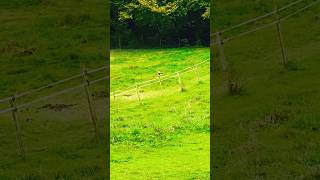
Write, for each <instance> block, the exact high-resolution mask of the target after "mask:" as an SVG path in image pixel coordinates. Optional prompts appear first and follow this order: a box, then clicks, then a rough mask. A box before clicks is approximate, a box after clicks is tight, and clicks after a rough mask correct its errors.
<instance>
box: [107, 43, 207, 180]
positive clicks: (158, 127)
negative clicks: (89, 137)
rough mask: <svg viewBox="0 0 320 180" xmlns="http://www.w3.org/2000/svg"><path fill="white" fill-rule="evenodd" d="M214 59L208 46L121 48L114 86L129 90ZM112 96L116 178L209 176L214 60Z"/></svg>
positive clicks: (114, 69) (116, 56) (115, 59)
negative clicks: (137, 89) (131, 89)
mask: <svg viewBox="0 0 320 180" xmlns="http://www.w3.org/2000/svg"><path fill="white" fill-rule="evenodd" d="M208 58H209V49H208V48H181V49H153V50H115V51H112V53H111V89H112V91H115V90H119V89H123V88H125V87H128V86H131V85H134V84H135V83H137V82H141V81H146V80H150V79H153V78H156V76H155V74H156V72H157V71H158V70H159V71H161V72H163V73H164V74H165V75H169V74H171V73H173V72H175V71H178V70H181V69H183V68H186V67H189V66H192V65H194V64H197V63H199V62H202V61H203V60H206V59H208ZM199 77H200V78H199V80H200V81H199V82H198V80H197V77H196V73H195V72H194V71H191V72H188V73H186V74H182V75H181V79H182V82H183V86H184V91H183V92H181V91H180V86H179V84H178V82H177V78H174V79H172V80H168V81H164V82H163V84H162V86H163V89H161V86H160V85H159V84H158V83H157V84H154V85H151V86H150V87H145V88H142V89H140V96H141V101H140V102H139V100H138V97H137V95H136V93H135V92H131V93H126V96H117V97H116V99H115V100H113V99H112V100H111V178H112V179H208V178H209V149H210V144H209V132H210V128H209V83H210V82H209V64H206V65H204V66H203V67H201V68H199Z"/></svg>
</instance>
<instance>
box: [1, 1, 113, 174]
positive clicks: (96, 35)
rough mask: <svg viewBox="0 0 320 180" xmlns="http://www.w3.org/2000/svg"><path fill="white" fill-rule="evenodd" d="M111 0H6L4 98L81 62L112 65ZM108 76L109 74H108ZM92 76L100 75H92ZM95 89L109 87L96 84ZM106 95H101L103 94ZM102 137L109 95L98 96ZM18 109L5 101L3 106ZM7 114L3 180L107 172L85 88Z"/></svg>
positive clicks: (3, 123)
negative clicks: (108, 51) (109, 49)
mask: <svg viewBox="0 0 320 180" xmlns="http://www.w3.org/2000/svg"><path fill="white" fill-rule="evenodd" d="M106 5H107V2H106V1H102V0H83V1H78V0H68V1H64V0H10V1H6V0H0V24H1V28H0V76H1V79H0V98H1V99H2V98H4V97H8V96H12V95H16V94H17V93H22V92H25V91H29V90H31V89H33V88H37V87H42V86H45V85H48V84H49V83H52V82H56V81H58V80H61V79H64V78H67V77H70V76H73V75H75V74H79V73H80V65H81V64H85V65H86V66H87V68H90V69H91V68H97V67H101V66H105V65H106V55H105V52H106V39H107V33H106V28H107V17H106V15H107V13H108V12H107V8H106V7H107V6H106ZM103 73H105V72H103ZM90 78H92V77H91V76H90ZM80 82H81V78H78V79H76V80H75V81H73V82H72V83H70V84H62V85H61V86H59V87H57V88H47V89H45V90H44V91H42V92H41V93H37V94H32V95H31V96H26V97H24V98H22V99H20V98H19V99H16V101H15V103H16V104H17V105H19V104H22V103H25V102H30V101H33V100H35V99H36V97H44V96H48V95H51V94H52V93H53V92H57V91H58V90H61V89H66V88H69V87H71V86H74V85H79V84H80ZM91 88H92V89H91V90H92V93H93V94H98V92H97V91H99V92H100V91H102V90H105V88H106V85H105V84H103V83H99V84H98V85H92V86H91ZM100 94H101V93H100ZM95 103H96V105H97V107H98V108H97V109H96V111H97V113H98V114H99V116H98V122H97V123H98V127H99V132H100V134H99V137H100V138H101V139H103V138H105V130H106V127H105V126H106V124H105V118H106V114H105V107H106V104H105V99H103V98H102V97H99V98H95ZM8 107H10V104H9V102H8V101H3V102H2V101H1V103H0V108H1V110H3V109H5V108H8ZM15 114H16V118H17V120H18V122H19V124H20V127H21V137H22V141H23V146H24V151H25V159H24V160H23V159H22V157H21V156H20V151H19V148H18V147H19V146H18V143H17V139H16V129H15V124H14V121H13V116H12V114H11V112H7V113H1V114H0V127H1V128H0V154H1V155H0V156H1V157H0V179H90V178H99V179H101V178H105V177H106V143H105V141H99V143H95V141H94V139H93V132H92V124H91V121H90V116H89V113H88V104H87V101H86V97H85V95H84V89H83V88H81V89H78V90H76V91H72V92H69V93H65V94H61V95H59V96H54V97H51V98H48V99H45V100H41V101H38V102H36V103H34V104H32V105H29V106H27V107H25V108H21V109H18V111H17V112H16V113H15Z"/></svg>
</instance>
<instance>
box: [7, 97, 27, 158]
mask: <svg viewBox="0 0 320 180" xmlns="http://www.w3.org/2000/svg"><path fill="white" fill-rule="evenodd" d="M14 101H15V97H14V96H13V97H12V98H11V100H10V106H11V108H12V111H11V112H12V119H13V122H14V125H15V129H16V138H17V143H18V148H19V152H20V155H21V156H22V158H23V159H25V151H24V146H23V142H22V137H21V128H20V124H19V120H18V118H17V115H16V112H17V110H18V109H17V107H16V106H15V104H14Z"/></svg>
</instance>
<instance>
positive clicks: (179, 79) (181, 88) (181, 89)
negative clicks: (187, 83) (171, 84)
mask: <svg viewBox="0 0 320 180" xmlns="http://www.w3.org/2000/svg"><path fill="white" fill-rule="evenodd" d="M177 75H178V81H179V85H180V91H181V92H182V91H183V85H182V81H181V77H180V73H179V72H177Z"/></svg>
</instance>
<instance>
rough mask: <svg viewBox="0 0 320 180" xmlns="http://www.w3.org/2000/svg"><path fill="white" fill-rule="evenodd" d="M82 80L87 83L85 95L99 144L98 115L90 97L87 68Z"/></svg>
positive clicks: (84, 70)
mask: <svg viewBox="0 0 320 180" xmlns="http://www.w3.org/2000/svg"><path fill="white" fill-rule="evenodd" d="M82 78H83V81H84V82H85V83H86V84H85V85H84V89H85V94H86V97H87V101H88V107H89V111H90V117H91V121H92V124H93V128H94V132H95V140H96V141H97V142H98V128H97V116H96V113H95V111H94V108H93V105H92V99H91V97H90V89H89V86H90V81H89V79H88V76H87V71H86V69H85V68H83V76H82Z"/></svg>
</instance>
